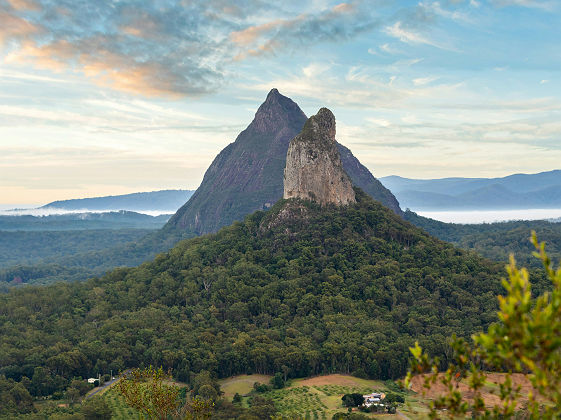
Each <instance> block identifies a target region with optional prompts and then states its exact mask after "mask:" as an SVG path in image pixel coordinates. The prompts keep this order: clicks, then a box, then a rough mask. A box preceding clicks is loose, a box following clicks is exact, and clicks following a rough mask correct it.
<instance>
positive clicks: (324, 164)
mask: <svg viewBox="0 0 561 420" xmlns="http://www.w3.org/2000/svg"><path fill="white" fill-rule="evenodd" d="M283 197H284V198H302V199H305V200H311V201H316V202H318V203H320V204H328V203H334V204H340V205H346V204H350V203H354V202H355V201H356V198H355V193H354V190H353V186H352V182H351V179H350V178H349V176H348V175H347V173H346V172H345V170H344V169H343V164H342V163H341V157H340V155H339V150H338V149H337V143H336V142H335V116H334V115H333V113H332V112H331V111H330V110H329V109H327V108H321V109H320V110H319V112H318V113H317V114H316V115H313V116H312V117H310V118H309V119H308V120H307V121H306V123H305V124H304V128H303V129H302V132H301V133H300V134H298V135H297V136H296V137H294V138H293V139H292V140H291V141H290V145H289V146H288V152H287V155H286V167H285V170H284V195H283Z"/></svg>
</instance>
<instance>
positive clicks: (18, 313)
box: [0, 190, 539, 396]
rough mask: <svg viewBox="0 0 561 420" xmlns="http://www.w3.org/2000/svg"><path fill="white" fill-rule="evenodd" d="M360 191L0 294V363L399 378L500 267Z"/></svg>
mask: <svg viewBox="0 0 561 420" xmlns="http://www.w3.org/2000/svg"><path fill="white" fill-rule="evenodd" d="M357 197H358V200H359V202H358V203H357V204H355V205H351V206H348V207H328V208H320V207H318V206H317V205H314V204H312V203H308V202H300V201H293V200H290V201H280V202H279V203H277V204H276V205H275V206H274V207H273V208H272V209H271V210H270V211H269V212H267V213H265V212H257V213H254V214H253V215H251V216H249V217H247V218H246V220H245V221H244V222H243V223H235V224H234V225H232V226H230V227H227V228H224V229H222V230H220V231H219V232H218V233H217V234H213V235H208V236H203V237H198V238H194V239H190V240H185V241H182V242H180V243H179V244H178V245H177V246H175V247H174V248H173V249H172V250H170V251H169V252H168V253H166V254H161V255H159V256H157V257H156V259H155V260H154V261H153V262H150V263H145V264H143V265H141V266H139V267H137V268H122V269H116V270H114V271H112V272H111V273H109V274H107V275H105V276H103V277H101V278H96V279H91V280H88V281H87V282H79V283H67V284H64V283H59V284H55V285H52V286H48V287H31V286H30V287H26V288H18V289H16V290H11V291H10V292H9V293H7V294H4V295H1V296H0V375H5V376H6V378H8V379H13V380H14V381H16V382H18V383H22V384H25V385H26V387H27V388H28V389H29V391H30V393H31V394H32V395H36V396H37V395H49V394H52V393H53V392H56V391H58V390H62V389H64V388H65V387H66V386H67V385H68V383H69V381H71V379H72V378H74V377H78V376H81V377H87V376H92V375H96V374H97V373H107V372H109V370H111V369H112V370H113V371H114V372H116V371H119V370H122V369H125V368H128V367H135V366H143V365H145V366H146V365H149V364H152V365H155V366H160V365H162V366H163V367H164V368H173V372H174V375H175V376H176V377H177V378H178V379H180V380H182V381H187V382H188V381H189V380H190V378H191V375H192V374H194V373H197V372H200V371H202V370H208V371H210V372H211V373H212V374H213V375H216V376H218V377H226V376H230V375H234V374H238V373H249V372H255V373H274V372H279V371H282V370H283V366H284V369H285V370H287V372H288V375H289V376H292V377H302V376H308V375H313V374H319V373H328V372H349V373H354V374H356V375H360V376H368V377H372V378H397V377H400V376H402V375H404V373H405V371H406V369H407V364H408V347H409V346H411V345H412V344H413V342H414V341H415V340H418V341H419V342H420V343H421V344H422V345H423V347H424V348H426V349H427V350H428V351H430V352H431V353H432V354H439V355H441V356H442V360H443V363H446V355H447V345H446V340H447V339H446V337H448V336H450V335H451V334H453V333H455V334H458V335H460V336H468V335H470V334H472V333H473V332H476V331H481V330H483V328H484V327H485V326H487V325H488V324H489V323H490V322H492V321H494V320H495V317H496V298H495V296H496V295H497V294H498V293H499V292H500V291H501V285H500V276H501V267H500V266H499V265H498V264H495V263H492V262H490V261H488V260H485V259H483V258H481V257H479V256H477V255H476V254H475V253H471V252H466V251H462V250H459V249H457V248H455V247H453V246H452V245H449V244H447V243H444V242H442V241H440V240H438V239H435V238H432V237H430V236H429V235H427V234H426V233H424V232H423V231H422V230H421V229H419V228H416V227H414V226H413V225H411V224H409V223H408V222H406V221H404V220H402V219H401V218H400V217H399V216H396V215H395V214H394V213H392V212H391V211H390V210H388V209H387V208H385V207H384V206H382V205H381V204H379V203H377V202H375V201H373V200H372V199H370V198H369V197H367V196H366V195H365V194H364V193H362V192H360V191H359V190H357ZM535 290H536V291H537V292H539V285H538V287H536V289H535Z"/></svg>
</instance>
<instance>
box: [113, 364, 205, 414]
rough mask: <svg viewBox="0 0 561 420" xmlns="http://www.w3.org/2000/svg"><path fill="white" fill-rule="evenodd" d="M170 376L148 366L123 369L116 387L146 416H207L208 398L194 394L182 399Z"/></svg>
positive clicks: (131, 404) (129, 403)
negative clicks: (185, 399)
mask: <svg viewBox="0 0 561 420" xmlns="http://www.w3.org/2000/svg"><path fill="white" fill-rule="evenodd" d="M171 380H172V377H171V374H170V373H169V372H164V370H163V369H162V368H161V367H160V368H158V369H155V368H153V367H152V366H150V367H148V368H145V369H132V370H130V371H129V372H126V373H124V374H123V376H122V378H121V379H120V380H119V382H118V383H117V385H116V387H117V390H118V391H119V393H120V394H121V395H122V396H123V398H124V399H125V402H126V403H127V404H128V405H129V406H131V407H132V408H135V409H136V410H138V411H139V412H140V413H142V414H144V416H145V417H147V418H149V419H157V420H167V419H169V418H172V419H181V420H207V419H210V416H211V409H212V401H210V400H208V401H207V400H202V399H200V398H198V397H197V398H195V399H194V400H192V401H189V402H185V401H183V400H182V398H181V397H180V391H181V389H180V388H179V387H178V386H176V385H173V384H172V383H171Z"/></svg>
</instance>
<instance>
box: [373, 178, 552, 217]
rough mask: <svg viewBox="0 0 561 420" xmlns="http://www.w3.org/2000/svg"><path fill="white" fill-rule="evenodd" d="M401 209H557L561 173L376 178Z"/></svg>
mask: <svg viewBox="0 0 561 420" xmlns="http://www.w3.org/2000/svg"><path fill="white" fill-rule="evenodd" d="M380 181H381V182H382V184H384V186H385V187H386V188H389V189H390V190H391V191H392V192H393V193H394V194H395V196H396V197H397V199H398V200H399V202H400V203H401V205H402V206H403V208H411V209H413V210H501V209H505V210H506V209H531V208H534V209H535V208H559V207H561V170H553V171H548V172H540V173H537V174H514V175H509V176H506V177H502V178H442V179H410V178H403V177H400V176H395V175H392V176H387V177H382V178H380Z"/></svg>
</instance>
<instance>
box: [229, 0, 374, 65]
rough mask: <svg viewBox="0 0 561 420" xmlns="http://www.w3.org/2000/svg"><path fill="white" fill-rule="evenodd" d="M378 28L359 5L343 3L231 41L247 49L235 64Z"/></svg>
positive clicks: (234, 34)
mask: <svg viewBox="0 0 561 420" xmlns="http://www.w3.org/2000/svg"><path fill="white" fill-rule="evenodd" d="M377 25H378V23H377V22H376V21H375V20H374V19H373V18H371V17H370V14H369V13H364V11H363V7H362V6H361V5H360V4H350V3H341V4H338V5H336V6H334V7H332V8H329V9H326V10H324V11H320V12H319V13H304V14H300V15H298V16H296V17H293V18H290V19H275V20H272V21H269V22H266V23H263V24H259V25H253V26H249V27H247V28H244V29H242V30H239V31H233V32H232V33H231V34H230V40H231V41H232V42H233V43H234V44H235V45H237V46H240V47H244V50H243V51H241V52H240V53H239V54H238V55H237V56H236V57H235V59H236V60H242V59H245V58H247V57H249V56H260V55H264V54H274V53H276V52H278V51H280V50H284V49H290V48H302V47H306V46H308V45H311V44H315V43H320V42H342V41H347V40H349V39H350V38H352V37H354V36H356V35H358V34H360V33H362V32H365V31H368V30H371V29H373V28H374V27H376V26H377Z"/></svg>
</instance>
